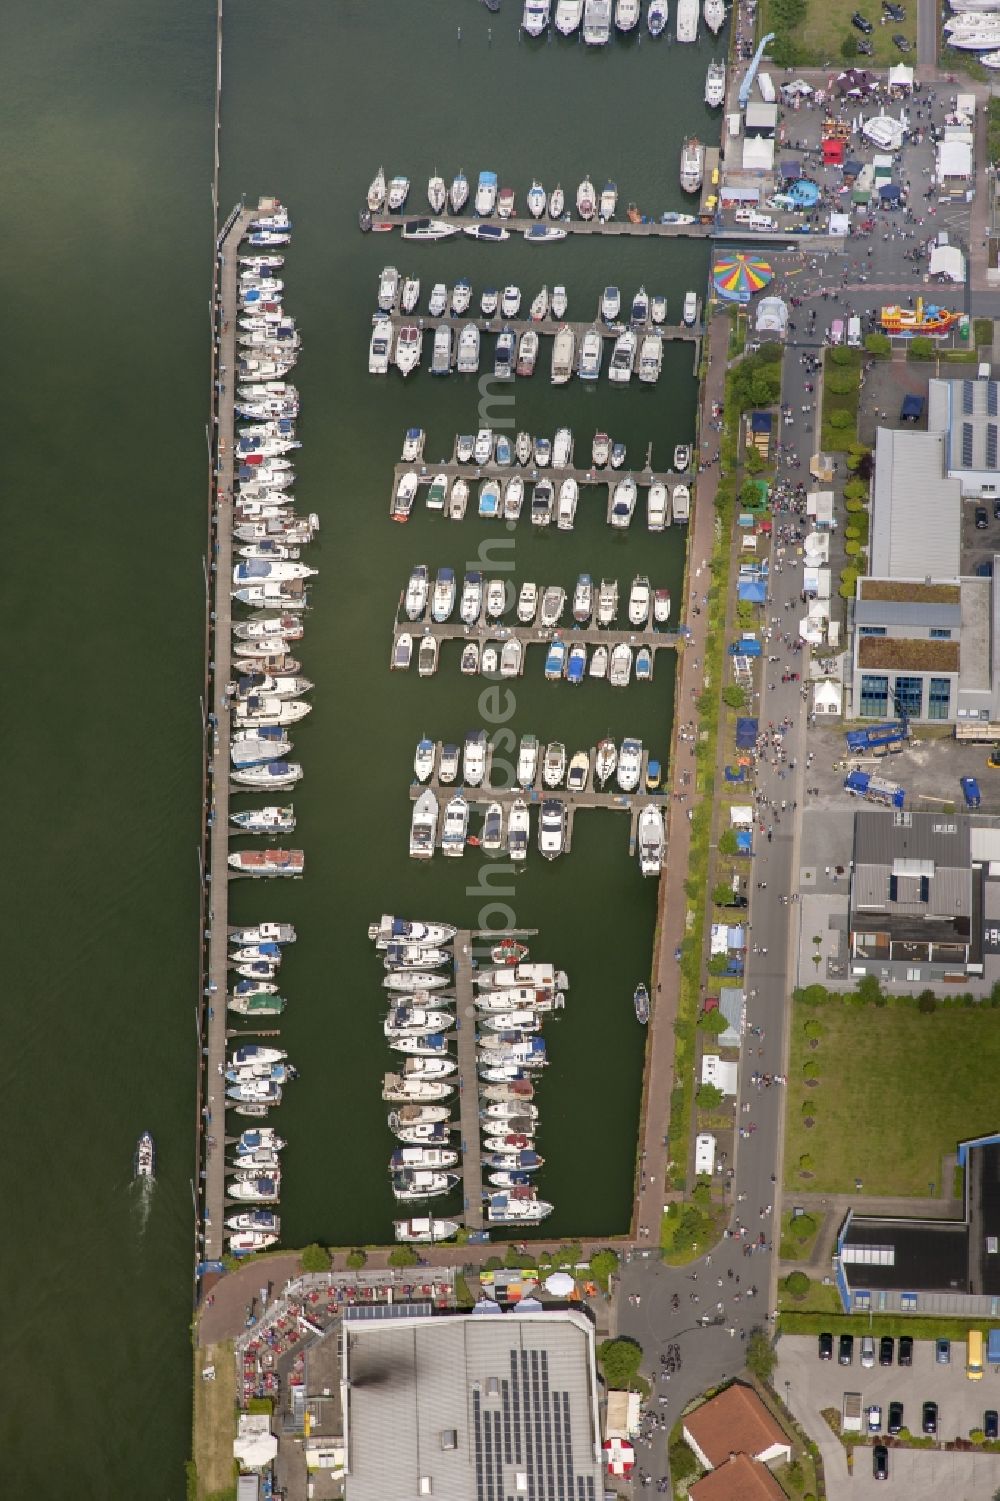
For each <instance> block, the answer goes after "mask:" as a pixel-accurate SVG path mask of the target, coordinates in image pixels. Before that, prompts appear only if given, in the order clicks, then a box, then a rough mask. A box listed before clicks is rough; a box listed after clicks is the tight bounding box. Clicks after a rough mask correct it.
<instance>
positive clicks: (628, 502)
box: [611, 474, 638, 528]
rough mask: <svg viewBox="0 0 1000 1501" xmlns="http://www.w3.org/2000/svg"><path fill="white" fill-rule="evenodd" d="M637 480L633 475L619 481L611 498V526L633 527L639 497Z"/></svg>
mask: <svg viewBox="0 0 1000 1501" xmlns="http://www.w3.org/2000/svg"><path fill="white" fill-rule="evenodd" d="M637 493H638V492H637V487H636V483H635V480H634V479H633V477H632V475H631V474H627V475H626V476H625V478H624V479H621V480H619V481H618V483H617V485H615V488H614V491H613V492H612V498H611V525H612V526H613V527H618V528H625V527H628V526H629V525H631V522H632V515H633V513H634V511H635V502H636V495H637Z"/></svg>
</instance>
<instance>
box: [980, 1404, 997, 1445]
mask: <svg viewBox="0 0 1000 1501" xmlns="http://www.w3.org/2000/svg"><path fill="white" fill-rule="evenodd" d="M983 1433H984V1434H985V1435H986V1437H987V1438H998V1437H1000V1419H998V1418H997V1413H996V1408H995V1407H987V1409H986V1411H985V1412H984V1413H983Z"/></svg>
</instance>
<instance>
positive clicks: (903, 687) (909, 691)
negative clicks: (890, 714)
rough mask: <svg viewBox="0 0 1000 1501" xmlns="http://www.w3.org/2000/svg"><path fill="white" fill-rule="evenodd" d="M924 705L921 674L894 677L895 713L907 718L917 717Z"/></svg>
mask: <svg viewBox="0 0 1000 1501" xmlns="http://www.w3.org/2000/svg"><path fill="white" fill-rule="evenodd" d="M923 706H924V680H923V678H922V677H921V676H919V675H915V676H913V677H904V676H900V677H897V678H896V713H897V714H905V715H906V717H907V719H919V718H920V714H921V710H922V709H923Z"/></svg>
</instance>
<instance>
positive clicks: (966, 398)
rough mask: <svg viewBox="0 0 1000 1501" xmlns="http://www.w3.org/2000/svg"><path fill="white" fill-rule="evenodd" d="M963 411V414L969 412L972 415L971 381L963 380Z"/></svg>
mask: <svg viewBox="0 0 1000 1501" xmlns="http://www.w3.org/2000/svg"><path fill="white" fill-rule="evenodd" d="M962 411H963V412H968V413H969V414H970V415H971V413H972V382H971V380H963V382H962Z"/></svg>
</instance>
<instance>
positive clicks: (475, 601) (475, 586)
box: [458, 571, 483, 625]
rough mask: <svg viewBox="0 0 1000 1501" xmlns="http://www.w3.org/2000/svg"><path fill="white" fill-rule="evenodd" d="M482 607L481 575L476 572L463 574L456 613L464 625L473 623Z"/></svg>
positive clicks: (480, 612)
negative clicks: (460, 594) (459, 600)
mask: <svg viewBox="0 0 1000 1501" xmlns="http://www.w3.org/2000/svg"><path fill="white" fill-rule="evenodd" d="M482 609H483V576H482V574H481V573H478V572H475V571H473V572H471V573H467V574H466V575H465V579H464V581H463V584H462V599H461V602H460V604H459V607H458V613H459V616H460V618H461V619H462V621H463V622H464V623H465V624H466V625H475V624H476V621H477V620H478V619H479V617H480V615H481V614H482Z"/></svg>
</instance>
